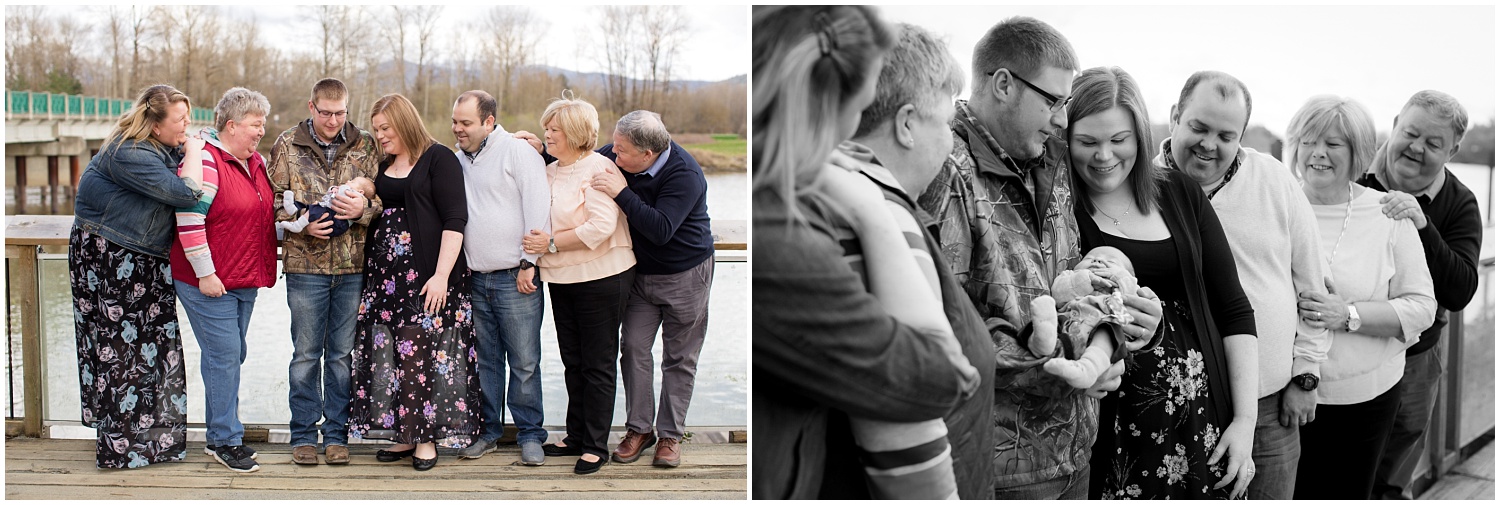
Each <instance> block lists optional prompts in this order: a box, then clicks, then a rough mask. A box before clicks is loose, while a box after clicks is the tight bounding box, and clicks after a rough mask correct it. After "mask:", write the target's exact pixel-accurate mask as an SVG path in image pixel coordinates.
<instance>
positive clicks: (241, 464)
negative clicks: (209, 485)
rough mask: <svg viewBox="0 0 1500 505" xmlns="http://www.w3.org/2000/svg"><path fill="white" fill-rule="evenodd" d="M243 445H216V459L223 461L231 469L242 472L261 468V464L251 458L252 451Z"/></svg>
mask: <svg viewBox="0 0 1500 505" xmlns="http://www.w3.org/2000/svg"><path fill="white" fill-rule="evenodd" d="M246 449H247V448H246V447H245V446H243V445H220V446H215V447H214V454H213V455H214V459H215V460H217V461H218V462H219V463H223V464H224V466H225V467H227V468H229V469H230V470H233V471H236V472H240V473H250V472H254V471H256V470H260V465H257V464H255V460H254V459H251V458H250V453H249V452H248V451H247V450H246Z"/></svg>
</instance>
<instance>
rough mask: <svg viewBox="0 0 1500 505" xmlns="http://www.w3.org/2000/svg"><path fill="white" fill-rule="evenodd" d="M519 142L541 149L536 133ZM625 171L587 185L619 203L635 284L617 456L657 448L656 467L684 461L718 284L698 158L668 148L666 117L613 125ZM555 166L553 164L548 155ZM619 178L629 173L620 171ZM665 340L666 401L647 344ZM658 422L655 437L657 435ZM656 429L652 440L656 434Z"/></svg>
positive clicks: (613, 151) (612, 150) (607, 149)
mask: <svg viewBox="0 0 1500 505" xmlns="http://www.w3.org/2000/svg"><path fill="white" fill-rule="evenodd" d="M515 136H516V138H519V139H522V140H526V141H527V142H529V143H531V146H532V147H533V148H536V150H537V151H538V152H542V151H543V147H542V143H541V141H540V140H539V139H537V138H536V135H534V134H532V133H530V132H526V131H518V132H516V133H515ZM596 151H597V152H598V153H599V154H602V155H604V156H606V157H608V158H609V159H611V160H614V162H615V164H616V165H619V167H620V170H610V171H608V172H605V173H602V174H599V175H595V176H594V178H593V180H591V181H590V183H591V184H592V185H593V187H594V189H596V190H599V191H603V192H604V194H607V195H610V196H611V197H613V198H614V199H615V203H616V204H618V205H619V206H620V210H622V211H624V212H625V217H626V219H627V220H628V221H629V223H630V241H631V245H632V247H633V248H634V249H635V285H634V286H632V287H631V289H630V300H629V301H628V302H626V306H625V318H624V320H623V321H622V322H621V326H622V328H623V329H622V334H621V336H620V375H621V377H622V378H623V380H624V381H625V427H626V428H627V429H628V430H629V431H628V432H626V434H625V437H624V438H623V439H621V440H620V445H619V446H618V447H616V449H615V452H614V454H613V455H612V456H611V458H612V459H614V460H615V461H616V462H619V463H634V462H635V460H637V459H639V458H640V457H641V453H642V452H643V451H644V450H645V449H646V448H647V447H651V446H652V445H654V444H659V445H657V446H656V453H655V456H654V459H653V460H652V464H653V465H655V466H660V467H676V466H677V465H678V463H679V462H680V461H681V456H680V453H679V449H678V443H680V442H681V441H682V435H683V419H684V418H685V417H686V416H687V409H688V402H689V401H690V400H691V399H692V397H693V377H694V376H696V375H697V371H698V351H700V350H702V349H703V337H704V335H705V334H706V333H707V332H708V290H709V287H710V286H711V285H712V284H713V278H714V239H713V234H712V233H711V232H710V231H709V222H708V180H707V179H704V177H703V169H702V168H701V167H699V166H698V161H697V160H694V159H693V156H692V155H690V154H688V152H687V150H685V149H683V148H682V146H680V145H677V143H676V142H672V136H671V135H670V134H668V133H667V127H666V126H665V125H663V124H662V122H661V116H660V115H658V114H657V113H655V112H651V111H645V110H638V111H635V112H631V113H629V114H626V115H625V116H623V117H621V118H620V120H619V122H617V123H615V132H614V140H613V143H612V144H609V145H606V146H604V147H601V148H599V149H597V150H596ZM542 157H543V159H544V160H545V161H547V162H548V163H550V162H551V161H552V159H553V158H552V157H551V156H548V155H547V154H546V153H545V152H542ZM622 172H623V173H622ZM658 328H660V329H661V334H662V362H661V375H662V378H661V404H660V406H659V407H658V406H656V405H653V404H654V403H655V390H654V389H653V388H652V380H653V373H652V366H653V363H652V356H651V347H652V346H653V345H654V344H655V341H656V331H657V329H658ZM653 421H655V422H654V425H655V430H653V429H652V428H653ZM653 431H654V432H655V433H653Z"/></svg>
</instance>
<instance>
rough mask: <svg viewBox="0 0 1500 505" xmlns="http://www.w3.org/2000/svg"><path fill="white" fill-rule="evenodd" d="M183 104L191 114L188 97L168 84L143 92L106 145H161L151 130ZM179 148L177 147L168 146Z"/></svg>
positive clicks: (111, 132) (190, 104)
mask: <svg viewBox="0 0 1500 505" xmlns="http://www.w3.org/2000/svg"><path fill="white" fill-rule="evenodd" d="M179 102H181V103H183V104H186V105H187V106H188V112H189V114H191V112H192V110H193V104H192V102H191V101H189V100H188V96H187V95H185V94H183V93H182V92H181V91H178V90H177V88H174V87H171V86H168V85H166V84H157V85H154V86H151V87H148V88H146V89H144V90H141V96H140V98H137V99H136V101H135V106H134V107H131V109H130V110H129V111H126V112H125V115H124V116H121V117H120V120H119V122H117V123H115V128H114V129H113V130H110V132H109V137H107V138H108V140H107V141H106V142H105V143H106V144H112V143H116V142H122V141H126V140H136V141H141V140H149V141H151V143H153V144H157V145H161V142H159V141H157V140H156V137H153V136H151V128H152V127H154V126H156V125H158V124H161V123H162V122H165V121H166V120H167V109H169V108H170V107H171V106H172V105H173V104H176V103H179ZM167 147H177V146H167Z"/></svg>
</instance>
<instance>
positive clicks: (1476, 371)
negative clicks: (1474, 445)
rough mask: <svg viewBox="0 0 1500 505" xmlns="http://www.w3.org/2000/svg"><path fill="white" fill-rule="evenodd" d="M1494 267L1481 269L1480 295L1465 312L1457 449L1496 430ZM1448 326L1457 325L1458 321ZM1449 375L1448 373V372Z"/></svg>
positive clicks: (1476, 294)
mask: <svg viewBox="0 0 1500 505" xmlns="http://www.w3.org/2000/svg"><path fill="white" fill-rule="evenodd" d="M1494 296H1495V266H1494V264H1493V263H1492V264H1490V265H1489V266H1485V267H1480V269H1479V292H1477V293H1475V294H1474V300H1473V301H1470V302H1469V306H1468V308H1467V309H1466V310H1464V314H1463V316H1464V320H1463V322H1462V324H1463V325H1464V348H1463V356H1462V360H1463V367H1462V368H1463V377H1461V378H1460V380H1459V387H1460V388H1461V389H1460V394H1461V398H1462V399H1461V402H1462V405H1460V413H1461V414H1460V417H1459V425H1458V442H1459V446H1460V447H1462V446H1465V445H1468V443H1469V442H1471V441H1473V440H1474V439H1475V438H1478V437H1479V436H1480V435H1482V434H1484V433H1485V432H1488V431H1490V430H1491V429H1494V428H1495V299H1494ZM1449 324H1459V323H1458V322H1457V321H1453V322H1450V323H1449ZM1450 373H1451V372H1450Z"/></svg>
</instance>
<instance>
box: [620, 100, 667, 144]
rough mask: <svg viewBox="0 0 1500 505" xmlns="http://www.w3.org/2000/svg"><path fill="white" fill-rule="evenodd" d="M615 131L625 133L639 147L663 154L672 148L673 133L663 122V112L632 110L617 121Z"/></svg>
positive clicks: (626, 137)
mask: <svg viewBox="0 0 1500 505" xmlns="http://www.w3.org/2000/svg"><path fill="white" fill-rule="evenodd" d="M615 132H616V133H619V134H620V135H623V136H624V137H625V139H626V140H629V141H630V143H631V144H635V147H636V148H637V149H645V150H647V151H651V152H652V153H656V154H661V153H664V152H667V150H668V149H671V148H672V135H671V134H669V133H667V125H665V124H662V122H661V114H657V113H655V112H651V111H649V110H638V111H632V112H630V113H629V114H626V115H624V116H620V120H619V121H617V122H615Z"/></svg>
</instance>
